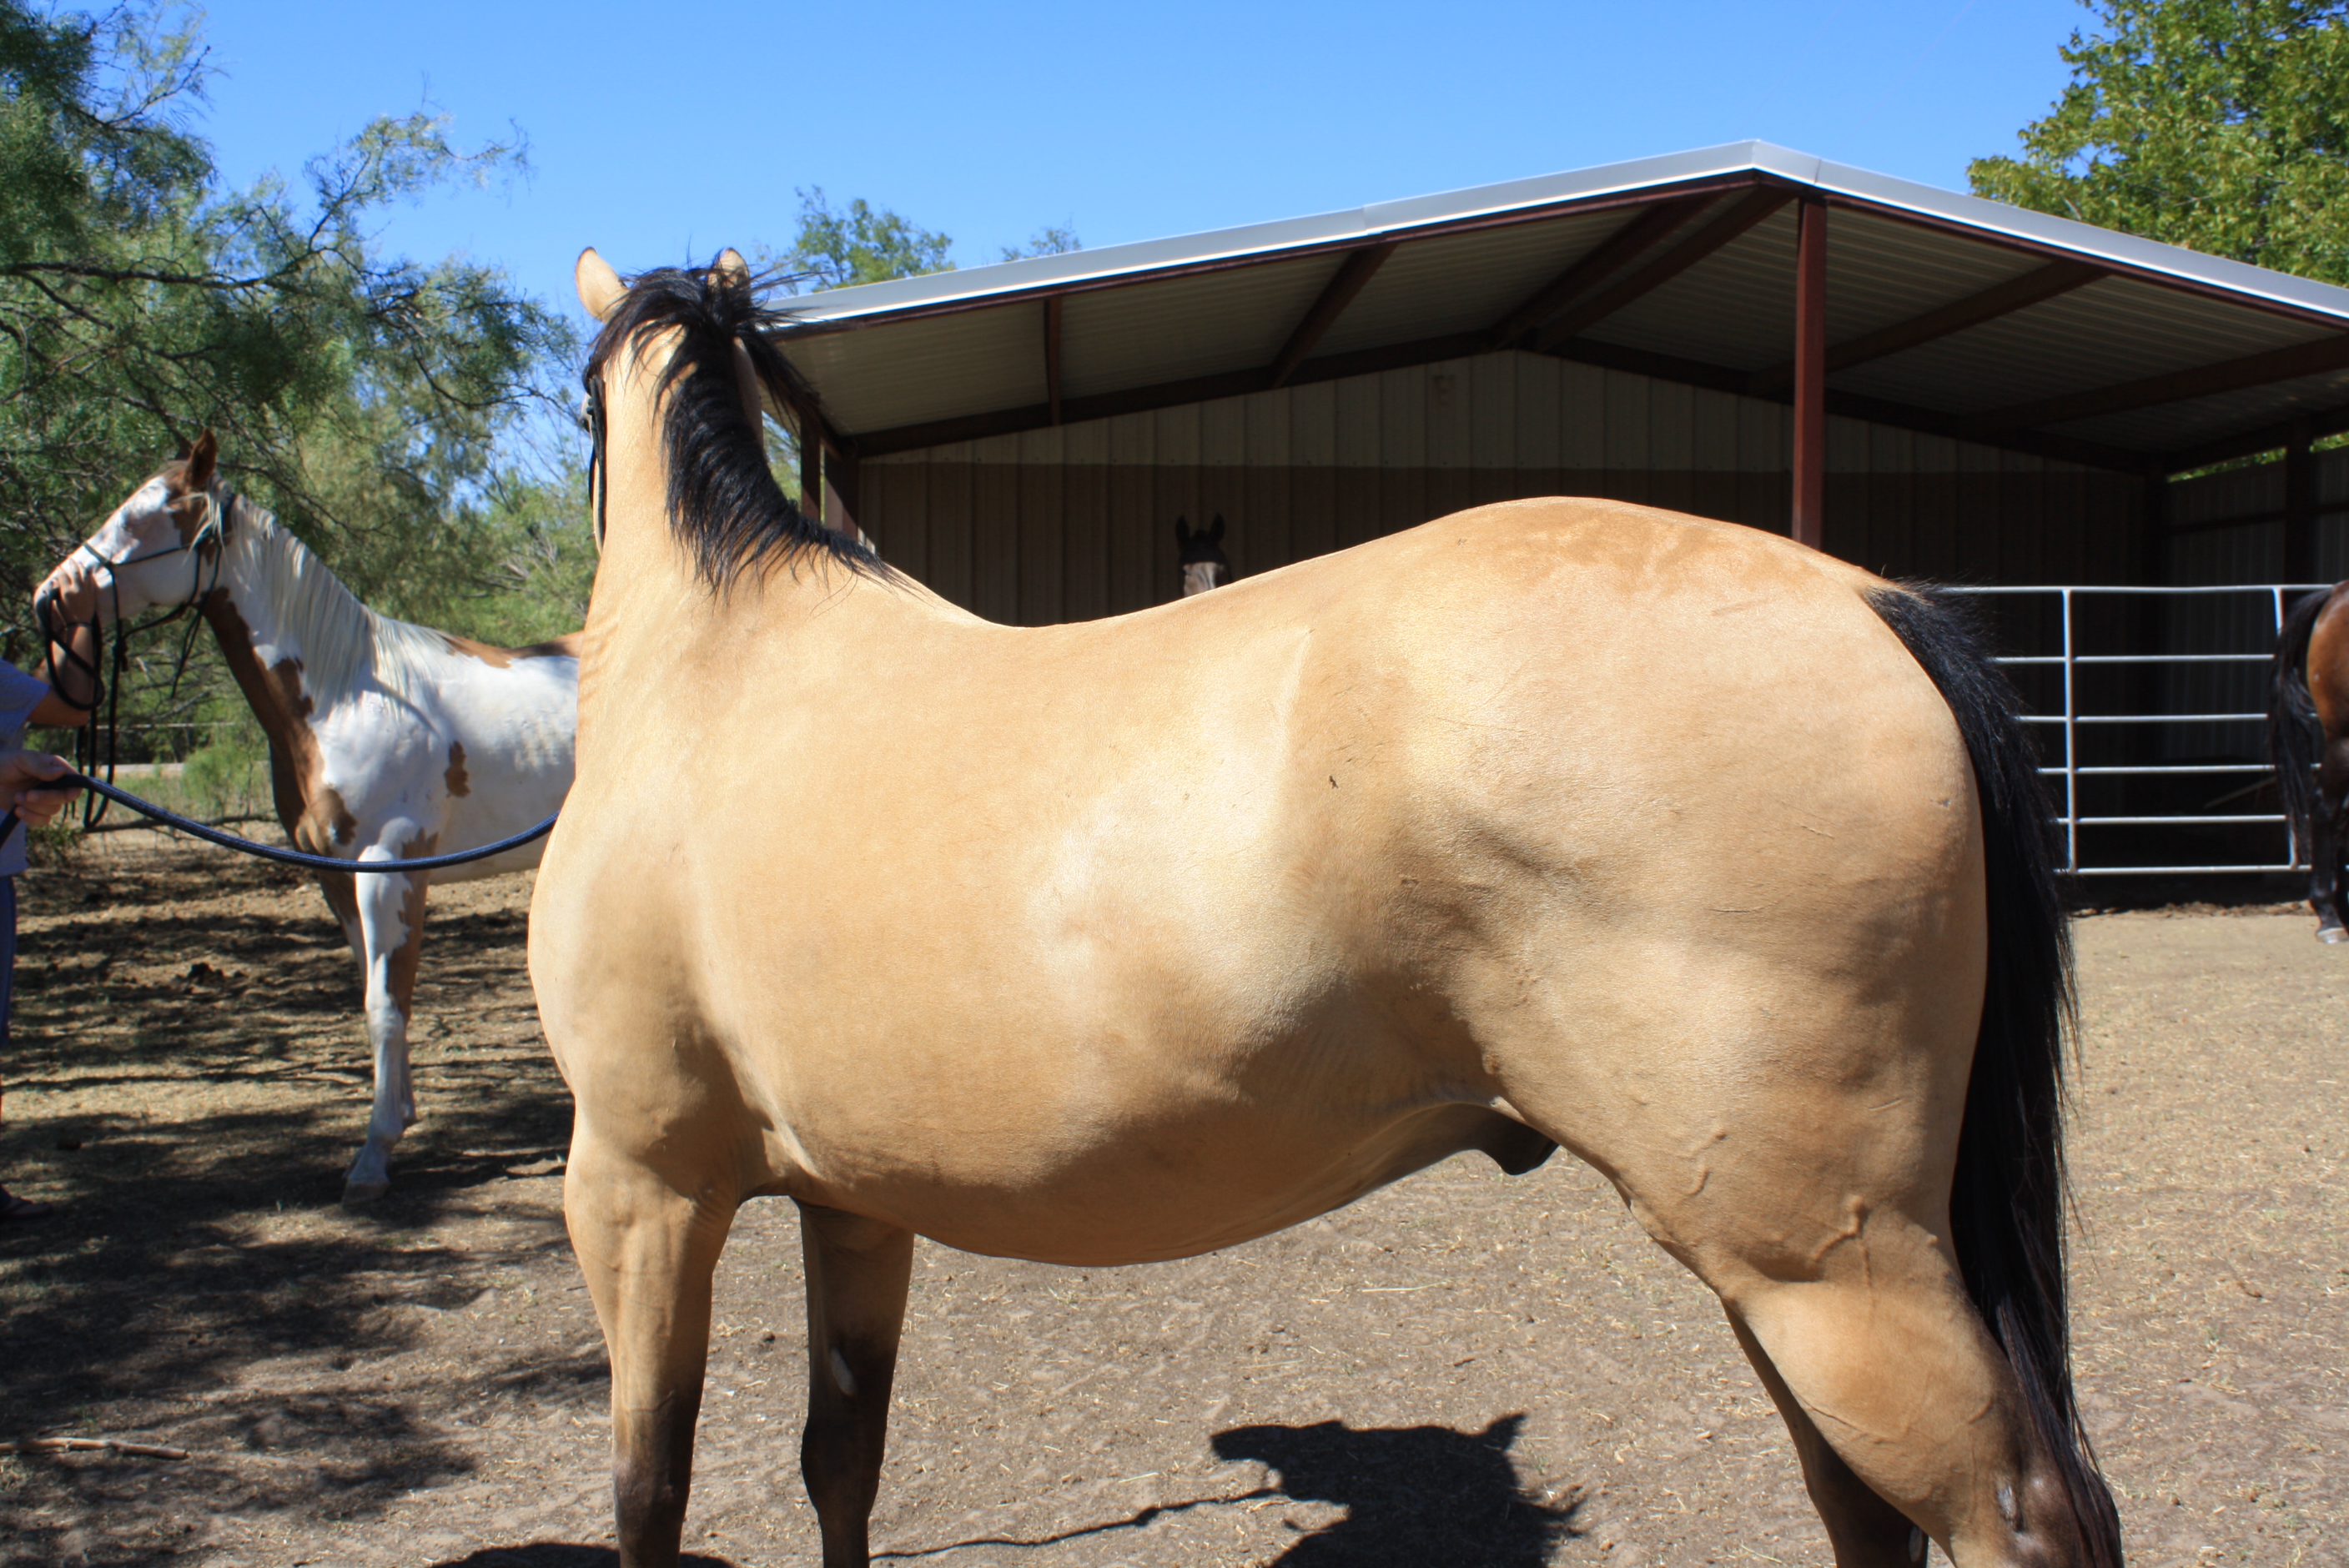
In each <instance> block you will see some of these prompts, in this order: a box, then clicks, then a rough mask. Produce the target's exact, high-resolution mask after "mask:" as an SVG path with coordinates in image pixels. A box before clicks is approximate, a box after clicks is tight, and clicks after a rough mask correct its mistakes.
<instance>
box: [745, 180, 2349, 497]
mask: <svg viewBox="0 0 2349 1568" xmlns="http://www.w3.org/2000/svg"><path fill="white" fill-rule="evenodd" d="M1798 198H1799V199H1806V200H1811V201H1823V202H1825V203H1826V207H1827V209H1828V211H1829V217H1828V221H1827V284H1826V302H1827V341H1828V345H1829V366H1830V373H1829V377H1828V398H1829V407H1830V409H1831V411H1834V412H1837V413H1843V414H1849V415H1853V416H1856V417H1860V418H1872V419H1877V420H1878V421H1879V422H1882V423H1888V424H1892V425H1898V426H1903V427H1906V428H1915V429H1921V430H1930V431H1933V432H1936V433H1940V434H1946V435H1952V436H1959V437H1962V438H1969V439H1973V440H1978V441H1982V442H1984V443H1987V444H1990V445H1993V446H2003V447H2010V448H2014V449H2022V450H2028V451H2036V452H2041V453H2043V454H2044V455H2048V456H2054V457H2063V458H2068V459H2075V460H2080V461H2086V462H2092V463H2096V464H2099V465H2101V466H2105V467H2110V468H2117V469H2128V470H2132V471H2141V472H2161V471H2169V470H2175V469H2178V468H2181V467H2187V466H2191V465H2193V464H2196V463H2201V462H2208V461H2211V460H2214V459H2219V458H2222V457H2228V456H2233V455H2237V454H2239V453H2242V452H2250V451H2257V450H2262V449H2268V448H2271V447H2274V446H2278V445H2282V442H2283V441H2284V439H2285V438H2287V435H2288V434H2289V432H2290V430H2291V429H2292V426H2293V424H2294V422H2304V423H2305V424H2306V425H2307V426H2308V427H2309V428H2310V429H2311V431H2312V432H2313V433H2316V434H2326V433H2331V432H2333V431H2336V430H2340V429H2344V428H2349V289H2342V288H2337V287H2334V286H2333V285H2331V284H2320V283H2314V282H2312V281H2310V280H2308V279H2305V278H2298V277H2293V276H2291V275H2289V274H2286V273H2276V272H2271V271H2269V270H2267V269H2265V268H2262V267H2255V266H2250V265H2246V264H2245V263H2240V262H2232V261H2226V260H2222V259H2220V258H2217V257H2212V256H2205V255H2201V254H2199V253H2195V252H2192V251H2188V250H2183V249H2180V248H2178V247H2177V246H2174V245H2165V244H2161V243H2158V242H2155V241H2151V240H2144V239H2139V238H2137V237H2136V236H2134V235H2129V234H2121V233H2116V232H2112V231H2110V230H2106V229H2099V228H2096V227H2095V226H2093V225H2091V224H2086V223H2080V222H2072V221H2070V220H2068V219H2063V218H2055V217H2050V216H2048V215H2046V214H2044V213H2040V212H2032V211H2024V210H2023V209H2020V208H2015V207H2009V206H2005V205H2002V204H2001V203H1999V202H1995V201H1982V200H1980V199H1978V198H1975V197H1971V196H1961V195H1956V194H1953V193H1951V192H1949V191H1937V190H1934V189H1932V188H1931V187H1929V186H1924V185H1918V184H1913V183H1911V182H1909V181H1902V180H1895V179H1891V178H1889V177H1888V176H1885V175H1881V174H1873V173H1869V172H1868V171H1867V170H1858V169H1851V168H1847V167H1845V166H1843V165H1840V164H1835V163H1829V162H1826V161H1825V160H1821V159H1817V158H1812V157H1809V156H1806V155H1805V154H1802V153H1797V152H1792V151H1789V150H1785V149H1784V148H1779V147H1773V146H1770V145H1769V144H1767V143H1764V142H1741V143H1737V144H1734V145H1732V146H1727V147H1718V148H1711V149H1707V150H1702V151H1697V152H1684V153H1676V154H1673V155H1671V156H1669V157H1664V158H1651V159H1642V160H1638V161H1636V162H1630V163H1620V164H1614V165H1609V166H1608V167H1606V168H1601V169H1591V170H1580V171H1578V172H1574V173H1568V174H1557V175H1549V176H1546V177H1543V178H1540V179H1533V180H1519V181H1509V182H1507V183H1505V184H1500V185H1489V186H1484V187H1481V188H1478V189H1475V190H1469V191H1453V192H1449V193H1446V194H1443V195H1436V196H1423V197H1417V198H1414V199H1413V200H1410V201H1390V202H1382V203H1379V204H1377V205H1374V206H1370V207H1363V208H1359V209H1356V210H1354V211H1343V212H1330V213H1324V214H1322V215H1320V216H1318V217H1311V218H1297V219H1290V220H1287V221H1285V222H1275V223H1257V224H1250V225H1247V226H1246V227H1243V228H1237V229H1226V230H1220V231H1217V232H1211V233H1205V234H1193V235H1185V236H1181V237H1178V238H1174V239H1167V240H1153V241H1148V242H1143V243H1139V244H1131V245H1116V246H1111V247H1109V248H1107V249H1103V250H1098V251H1078V252H1071V253H1067V254H1064V255H1057V256H1041V257H1036V258H1033V259H1030V260H1027V261H1019V262H1009V263H1003V264H1001V265H998V266H987V267H973V268H969V269H967V270H964V271H959V272H950V273H933V274H931V275H929V276H926V277H919V278H906V279H900V280H898V281H895V282H892V283H885V284H867V285H864V286H862V287H857V288H846V289H835V290H832V291H829V292H826V293H823V294H811V295H808V296H806V297H804V298H801V299H797V300H793V301H792V302H791V304H790V308H791V311H792V315H793V317H794V321H793V325H791V326H790V327H787V328H785V329H784V330H783V331H782V332H781V334H780V341H781V345H782V346H783V348H784V350H785V352H786V353H788V354H789V355H790V356H792V359H793V360H794V361H795V362H796V363H797V364H798V365H799V366H800V367H801V368H802V370H803V371H804V372H806V374H807V375H808V377H810V379H811V380H812V383H813V384H814V386H815V387H816V388H817V391H818V393H819V395H820V396H821V397H822V399H823V421H824V426H825V435H826V438H827V441H828V443H829V444H832V445H833V446H835V447H837V448H839V449H842V450H843V451H847V452H857V453H865V454H880V453H886V452H892V451H905V450H909V449H917V448H921V447H926V446H933V445H938V444H942V443H944V442H947V441H953V440H960V439H968V438H973V437H977V436H982V435H988V434H996V433H1001V432H1005V431H1011V430H1019V429H1031V428H1042V427H1044V426H1047V425H1050V424H1056V423H1061V422H1072V421H1076V420H1081V419H1086V418H1098V417H1102V416H1104V415H1109V414H1115V413H1123V412H1129V411H1133V410H1135V409H1140V408H1148V407H1170V406H1174V405H1177V404H1181V403H1188V402H1198V401H1204V400H1206V399H1208V398H1211V397H1229V396H1237V395H1239V394H1243V393H1247V392H1252V391H1257V390H1260V389H1262V388H1263V387H1268V386H1271V385H1276V384H1284V383H1285V384H1292V385H1293V384H1298V383H1302V382H1309V381H1317V380H1325V379H1330V378H1332V377H1340V376H1347V375H1358V374H1365V373H1368V372H1371V371H1376V370H1383V369H1391V368H1393V367H1395V366H1399V365H1408V364H1413V363H1421V362H1433V361H1434V360H1437V359H1444V358H1452V357H1456V356H1460V355H1462V354H1468V353H1476V352H1495V351H1500V350H1504V349H1517V350H1532V351H1534V352H1541V353H1549V354H1555V355H1557V356H1561V357H1564V358H1568V359H1578V360H1582V361H1585V362H1588V363H1595V364H1603V365H1610V366H1615V367H1617V368H1620V369H1627V370H1635V371H1640V372H1644V373H1646V374H1649V375H1652V376H1659V377H1664V378H1666V379H1671V380H1679V381H1684V382H1690V383H1692V384H1695V385H1699V386H1705V387H1714V388H1717V389H1721V390H1726V391H1732V392H1740V393H1744V394H1745V395H1748V396H1757V397H1775V398H1777V399H1780V400H1784V399H1785V397H1788V396H1789V387H1787V385H1786V374H1785V366H1786V362H1787V361H1788V360H1789V358H1790V357H1791V356H1792V353H1793V349H1794V315H1795V311H1794V302H1795V212H1796V207H1795V200H1796V199H1798ZM1642 224H1644V225H1646V227H1644V228H1641V227H1640V225H1642ZM1609 247H1611V249H1609Z"/></svg>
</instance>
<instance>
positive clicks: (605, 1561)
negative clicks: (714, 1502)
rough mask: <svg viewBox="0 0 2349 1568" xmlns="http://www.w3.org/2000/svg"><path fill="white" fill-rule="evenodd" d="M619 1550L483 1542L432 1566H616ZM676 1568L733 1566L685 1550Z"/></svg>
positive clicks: (564, 1544) (567, 1544)
mask: <svg viewBox="0 0 2349 1568" xmlns="http://www.w3.org/2000/svg"><path fill="white" fill-rule="evenodd" d="M619 1563H620V1554H619V1553H617V1552H616V1551H614V1550H613V1549H612V1548H610V1547H608V1546H577V1545H574V1544H572V1543H571V1542H564V1541H533V1542H530V1543H529V1544H527V1545H523V1546H484V1547H482V1548H481V1550H480V1551H479V1552H469V1553H466V1554H465V1555H464V1556H462V1557H450V1558H446V1559H444V1560H443V1561H441V1562H439V1563H434V1564H432V1568H619ZM678 1568H733V1565H732V1564H731V1563H729V1562H727V1560H726V1559H725V1558H723V1557H705V1556H703V1555H702V1554H701V1553H698V1552H688V1553H685V1554H684V1555H683V1556H681V1557H679V1558H678Z"/></svg>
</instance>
